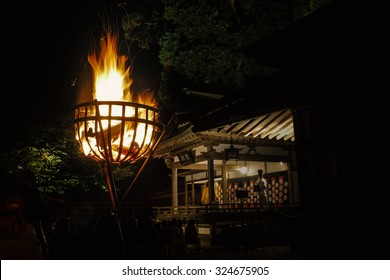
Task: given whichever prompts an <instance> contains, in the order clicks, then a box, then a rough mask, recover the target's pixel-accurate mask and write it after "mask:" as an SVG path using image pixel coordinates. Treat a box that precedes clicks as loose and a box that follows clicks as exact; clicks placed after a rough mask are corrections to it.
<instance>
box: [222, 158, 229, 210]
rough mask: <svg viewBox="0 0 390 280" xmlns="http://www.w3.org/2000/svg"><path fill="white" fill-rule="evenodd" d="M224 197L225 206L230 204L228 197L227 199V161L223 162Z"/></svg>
mask: <svg viewBox="0 0 390 280" xmlns="http://www.w3.org/2000/svg"><path fill="white" fill-rule="evenodd" d="M221 188H222V197H223V204H227V203H228V197H227V168H226V160H223V161H222V186H221Z"/></svg>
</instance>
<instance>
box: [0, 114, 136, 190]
mask: <svg viewBox="0 0 390 280" xmlns="http://www.w3.org/2000/svg"><path fill="white" fill-rule="evenodd" d="M1 170H4V171H5V172H6V173H10V174H12V173H14V174H17V173H20V172H21V171H28V172H30V173H32V174H33V175H34V177H35V181H34V182H32V183H34V184H35V185H36V186H37V188H38V189H39V190H40V191H41V193H43V194H50V195H53V196H60V197H63V196H64V195H66V194H67V193H68V192H70V191H74V190H82V191H86V192H87V191H96V190H102V191H106V181H105V178H104V171H103V170H102V168H101V166H100V165H99V164H98V163H97V162H96V161H94V160H92V159H91V158H88V157H86V156H85V155H84V154H83V153H82V152H81V151H80V147H79V145H78V143H77V142H76V140H75V135H74V130H73V123H72V119H71V118H70V117H62V116H58V118H57V119H56V120H55V121H52V122H48V123H36V124H35V123H34V124H29V125H26V126H24V128H23V129H22V131H20V134H19V135H18V136H17V137H16V139H15V140H14V141H13V143H12V144H10V145H9V147H8V148H7V149H4V150H2V151H1ZM113 173H114V176H115V179H116V180H118V181H121V180H127V179H128V178H129V177H131V176H133V173H134V172H133V167H131V166H127V167H114V168H113Z"/></svg>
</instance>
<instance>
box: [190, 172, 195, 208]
mask: <svg viewBox="0 0 390 280" xmlns="http://www.w3.org/2000/svg"><path fill="white" fill-rule="evenodd" d="M191 201H192V205H194V204H195V184H194V175H193V174H191Z"/></svg>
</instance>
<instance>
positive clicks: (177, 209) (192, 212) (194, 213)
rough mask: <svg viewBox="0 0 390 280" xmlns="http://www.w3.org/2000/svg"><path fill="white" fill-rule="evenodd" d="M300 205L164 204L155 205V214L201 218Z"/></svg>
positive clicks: (275, 210)
mask: <svg viewBox="0 0 390 280" xmlns="http://www.w3.org/2000/svg"><path fill="white" fill-rule="evenodd" d="M295 206H299V205H291V204H290V205H279V206H272V207H262V206H260V205H244V204H243V205H241V204H207V205H185V206H163V207H153V209H154V213H155V215H156V216H157V217H158V218H160V219H170V218H186V219H188V218H197V219H199V218H201V217H204V216H206V215H208V214H216V215H218V214H224V213H226V214H229V213H230V214H239V213H248V214H249V213H252V214H253V213H256V212H259V213H260V212H261V213H265V212H268V213H269V212H279V213H283V212H284V211H286V210H288V209H290V208H292V207H295Z"/></svg>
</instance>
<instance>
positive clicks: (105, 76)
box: [76, 34, 157, 162]
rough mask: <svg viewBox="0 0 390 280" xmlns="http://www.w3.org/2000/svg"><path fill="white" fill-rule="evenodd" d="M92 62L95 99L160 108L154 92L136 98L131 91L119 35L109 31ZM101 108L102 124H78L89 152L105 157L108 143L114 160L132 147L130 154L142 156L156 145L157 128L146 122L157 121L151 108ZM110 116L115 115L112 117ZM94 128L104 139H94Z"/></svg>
mask: <svg viewBox="0 0 390 280" xmlns="http://www.w3.org/2000/svg"><path fill="white" fill-rule="evenodd" d="M88 61H89V63H90V64H91V67H92V70H93V88H92V95H93V99H94V100H97V101H124V102H137V103H138V104H144V105H146V106H150V107H153V108H156V107H157V104H156V101H155V100H154V98H153V92H151V91H147V92H145V93H143V94H138V97H137V100H134V99H135V98H134V95H133V94H132V93H131V91H130V86H131V84H132V79H131V78H130V67H126V61H127V57H126V56H124V55H118V54H117V38H115V37H114V36H112V35H111V34H108V35H107V36H106V37H105V38H103V39H102V40H101V49H100V53H99V54H97V52H95V53H94V54H91V55H89V56H88ZM98 109H99V114H100V116H102V119H101V127H100V126H99V125H97V124H96V120H88V121H86V122H85V123H81V124H78V127H77V130H78V133H76V139H77V140H78V141H79V142H80V143H81V145H82V148H83V152H84V154H85V155H87V156H91V155H92V156H94V157H95V158H96V157H98V158H97V159H98V160H100V159H104V155H103V154H102V152H101V151H102V150H104V148H105V147H104V145H106V147H107V148H108V149H110V154H111V155H112V157H113V158H115V160H114V161H118V162H119V161H122V160H125V159H126V158H127V157H129V151H130V150H131V151H130V153H133V154H136V155H139V157H140V156H143V155H145V153H146V152H147V150H148V149H149V147H150V146H151V145H152V144H153V141H154V139H153V135H154V132H155V129H156V128H155V127H154V126H152V125H150V123H149V124H148V122H147V121H146V120H149V121H156V120H155V118H156V116H155V115H154V114H151V113H150V112H149V111H148V109H147V107H142V106H140V107H136V106H133V105H129V106H126V107H125V109H124V108H123V106H120V105H112V106H109V105H99V106H98ZM86 110H87V111H88V112H84V113H83V114H84V115H85V116H87V115H94V114H96V112H95V111H96V110H95V108H94V107H93V106H92V107H88V109H86ZM108 116H110V117H111V118H110V119H109V118H108ZM122 118H136V119H137V120H141V121H137V122H136V123H134V122H131V121H124V120H122ZM142 120H145V121H144V122H143V121H142ZM91 130H96V131H94V133H95V135H96V134H101V132H103V133H102V135H104V139H103V140H104V141H103V140H102V139H101V138H99V137H97V136H96V137H95V138H92V139H91V137H90V135H91V133H90V131H91ZM107 131H110V132H109V133H108V132H107ZM103 144H104V145H103ZM145 144H146V145H145ZM130 158H131V156H130Z"/></svg>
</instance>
